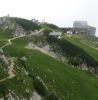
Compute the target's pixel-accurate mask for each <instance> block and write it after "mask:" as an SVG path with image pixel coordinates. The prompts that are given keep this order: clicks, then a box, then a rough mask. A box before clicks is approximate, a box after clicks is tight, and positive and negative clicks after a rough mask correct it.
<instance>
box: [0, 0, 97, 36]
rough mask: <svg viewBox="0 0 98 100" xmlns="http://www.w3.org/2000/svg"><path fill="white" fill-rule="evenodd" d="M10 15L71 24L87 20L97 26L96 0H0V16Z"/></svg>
mask: <svg viewBox="0 0 98 100" xmlns="http://www.w3.org/2000/svg"><path fill="white" fill-rule="evenodd" d="M8 14H9V15H10V16H14V17H22V18H26V19H32V18H36V19H38V20H40V21H41V20H42V19H45V21H47V22H50V23H54V24H56V25H58V26H62V27H68V26H72V24H73V21H75V20H84V21H88V24H89V25H92V26H95V27H96V28H97V32H96V35H97V36H98V23H97V21H98V0H0V16H5V15H8Z"/></svg>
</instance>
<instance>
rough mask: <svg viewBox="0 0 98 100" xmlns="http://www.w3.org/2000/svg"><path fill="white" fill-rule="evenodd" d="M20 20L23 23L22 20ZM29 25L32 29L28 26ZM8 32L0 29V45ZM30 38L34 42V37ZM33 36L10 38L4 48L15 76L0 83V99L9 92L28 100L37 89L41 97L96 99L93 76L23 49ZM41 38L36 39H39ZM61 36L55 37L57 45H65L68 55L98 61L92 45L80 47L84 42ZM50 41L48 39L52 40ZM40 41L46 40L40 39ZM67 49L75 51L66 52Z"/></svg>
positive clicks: (97, 83)
mask: <svg viewBox="0 0 98 100" xmlns="http://www.w3.org/2000/svg"><path fill="white" fill-rule="evenodd" d="M19 22H21V21H19ZM21 23H22V24H23V25H24V22H21ZM25 25H27V24H25ZM30 25H31V24H30ZM28 26H29V25H28ZM26 28H27V27H26ZM29 28H30V29H31V26H30V27H29ZM9 33H10V32H9V31H2V30H1V31H0V47H1V46H2V45H3V44H4V43H5V41H6V40H7V39H9V38H11V34H9ZM32 38H34V41H35V42H36V40H35V37H32ZM32 38H31V40H30V37H29V38H20V39H16V40H12V44H11V45H9V46H7V47H5V48H3V51H4V54H5V55H6V57H9V58H12V59H13V61H14V73H15V77H13V78H12V79H6V80H5V81H3V82H0V98H2V97H4V99H5V100H6V99H8V98H7V95H8V94H9V93H11V94H12V97H13V98H14V99H15V100H18V99H19V100H21V99H23V98H26V100H30V96H32V92H33V91H37V92H38V93H39V94H40V95H41V96H42V97H43V98H42V100H98V89H97V88H98V78H96V77H95V75H92V74H90V73H88V72H86V71H81V70H79V69H76V68H72V66H71V65H69V64H68V63H66V64H63V63H61V62H59V61H57V60H55V59H53V58H52V57H50V56H48V55H45V54H44V53H42V52H40V51H37V50H31V49H27V48H25V46H26V45H27V44H28V42H30V41H33V39H32ZM42 39H43V38H40V39H38V40H39V41H42ZM45 39H46V40H48V39H47V38H45ZM64 39H65V40H67V41H69V42H67V41H64ZM64 39H63V40H59V41H58V39H56V40H57V41H56V44H57V43H58V44H59V45H61V47H63V46H64V44H65V46H64V48H63V49H62V50H63V51H64V52H65V51H66V52H67V54H68V53H69V55H71V54H72V53H73V54H74V56H76V55H78V54H83V55H84V56H85V58H87V59H88V60H89V61H91V60H92V57H94V58H95V59H96V60H97V56H96V55H97V50H95V49H94V48H92V52H91V47H89V46H82V45H84V44H82V40H81V39H80V38H79V39H78V38H77V37H76V36H75V37H64ZM53 40H55V39H52V41H53ZM78 40H80V41H81V42H78ZM2 41H3V42H2ZM49 41H50V42H51V40H49ZM49 41H48V42H47V43H49ZM85 41H87V40H85ZM43 42H45V41H44V40H43ZM53 42H55V41H53ZM77 42H78V43H77ZM62 43H63V45H62ZM86 43H87V42H86ZM66 46H67V49H66ZM70 48H71V49H72V50H74V51H73V52H68V51H70ZM88 48H90V50H89V49H88ZM77 51H78V52H77ZM89 58H91V59H89ZM92 61H93V60H92ZM4 67H5V66H4V64H1V62H0V70H2V73H4V72H3V71H4V70H3V69H4ZM6 67H7V66H6ZM4 74H6V73H4ZM6 76H7V75H4V76H3V74H2V75H0V79H3V78H4V77H5V78H6Z"/></svg>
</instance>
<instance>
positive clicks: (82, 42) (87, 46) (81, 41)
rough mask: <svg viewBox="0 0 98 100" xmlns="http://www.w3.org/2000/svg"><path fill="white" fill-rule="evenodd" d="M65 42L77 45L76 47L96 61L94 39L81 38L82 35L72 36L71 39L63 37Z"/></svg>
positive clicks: (97, 54) (95, 40) (95, 43)
mask: <svg viewBox="0 0 98 100" xmlns="http://www.w3.org/2000/svg"><path fill="white" fill-rule="evenodd" d="M64 38H65V39H66V40H68V41H69V42H71V43H72V44H75V45H77V46H78V47H80V48H82V49H83V50H85V51H86V52H87V53H88V54H89V55H91V56H92V57H94V58H95V59H96V60H98V53H97V52H98V50H97V41H98V39H96V38H95V37H90V36H86V37H85V36H83V35H73V36H71V37H68V36H65V37H64Z"/></svg>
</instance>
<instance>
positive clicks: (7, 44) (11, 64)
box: [0, 29, 43, 83]
mask: <svg viewBox="0 0 98 100" xmlns="http://www.w3.org/2000/svg"><path fill="white" fill-rule="evenodd" d="M42 31H43V29H42V30H40V31H38V32H35V33H32V34H30V35H22V36H19V37H14V38H11V39H8V40H7V41H8V42H7V43H6V44H5V45H3V46H2V47H0V48H1V49H3V48H5V47H7V46H9V45H11V44H12V42H11V41H12V40H15V39H18V38H22V37H26V36H33V35H35V34H39V33H40V32H42ZM10 61H11V62H10V65H9V66H8V75H9V76H8V77H6V78H4V79H1V80H0V83H1V82H3V81H5V80H7V79H11V78H13V77H14V76H15V73H14V61H13V58H11V60H10Z"/></svg>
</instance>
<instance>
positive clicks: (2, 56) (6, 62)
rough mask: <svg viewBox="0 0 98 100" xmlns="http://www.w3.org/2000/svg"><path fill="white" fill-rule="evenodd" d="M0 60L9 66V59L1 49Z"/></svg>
mask: <svg viewBox="0 0 98 100" xmlns="http://www.w3.org/2000/svg"><path fill="white" fill-rule="evenodd" d="M0 59H1V60H2V61H3V62H4V63H5V64H6V65H9V61H8V59H7V58H6V57H5V55H4V52H3V50H2V49H0Z"/></svg>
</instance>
